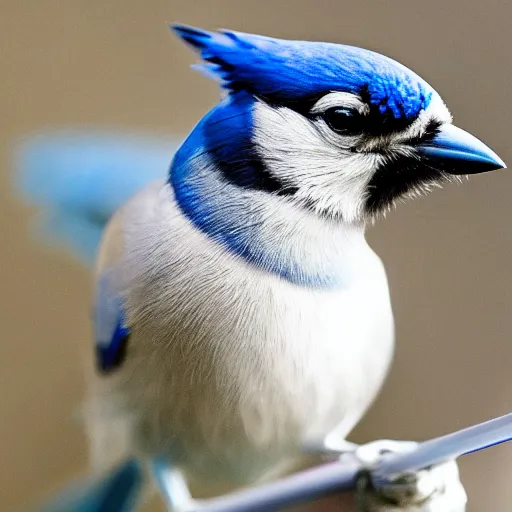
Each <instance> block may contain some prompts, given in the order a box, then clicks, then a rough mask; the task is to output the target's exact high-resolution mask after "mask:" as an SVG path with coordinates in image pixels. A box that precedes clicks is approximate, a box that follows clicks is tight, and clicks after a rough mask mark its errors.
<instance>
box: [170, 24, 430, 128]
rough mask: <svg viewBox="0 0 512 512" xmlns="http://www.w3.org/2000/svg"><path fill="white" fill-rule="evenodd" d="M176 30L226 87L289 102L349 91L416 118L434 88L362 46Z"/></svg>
mask: <svg viewBox="0 0 512 512" xmlns="http://www.w3.org/2000/svg"><path fill="white" fill-rule="evenodd" d="M172 28H173V30H174V31H175V32H176V33H177V34H178V35H179V36H180V37H181V38H182V39H183V40H184V41H185V42H187V43H188V44H190V45H191V46H192V47H194V48H195V49H197V50H198V51H199V52H200V55H201V58H202V59H203V60H204V61H206V62H207V64H203V65H202V67H203V68H204V69H205V70H206V71H207V72H208V73H209V74H214V75H216V76H218V77H219V79H220V80H221V82H222V85H223V87H225V88H227V89H229V90H230V91H233V92H236V91H238V90H240V89H242V90H245V91H247V92H250V93H251V94H253V95H255V96H258V97H261V98H263V99H265V100H266V101H270V102H272V103H276V104H283V105H286V104H288V103H293V102H297V101H301V100H303V99H305V98H306V97H308V96H309V97H315V96H318V95H321V94H325V92H326V91H343V92H350V93H355V94H359V95H361V96H363V97H365V98H366V99H367V100H368V103H369V105H370V107H371V108H372V109H373V110H374V111H376V112H378V113H379V114H380V115H385V116H391V117H393V118H395V119H411V118H414V117H416V116H417V115H418V113H419V112H420V111H421V110H423V109H425V108H426V107H427V106H428V104H429V102H430V100H431V97H432V94H433V89H432V88H431V86H430V85H429V84H428V83H426V82H425V81H424V80H423V79H422V78H420V77H419V76H418V75H416V74H415V73H413V72H412V71H410V70H409V69H407V68H406V67H404V66H402V65H401V64H399V63H398V62H396V61H394V60H392V59H390V58H388V57H385V56H383V55H380V54H378V53H375V52H372V51H370V50H365V49H361V48H356V47H352V46H346V45H340V44H334V43H321V42H309V41H308V42H305V41H288V40H282V39H275V38H270V37H264V36H258V35H253V34H244V33H241V32H232V31H227V30H223V31H220V32H208V31H205V30H200V29H197V28H192V27H187V26H183V25H175V26H173V27H172Z"/></svg>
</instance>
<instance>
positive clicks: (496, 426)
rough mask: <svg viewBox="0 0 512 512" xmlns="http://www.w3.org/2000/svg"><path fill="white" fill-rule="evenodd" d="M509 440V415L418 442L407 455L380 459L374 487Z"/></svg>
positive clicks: (511, 435) (511, 430)
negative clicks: (399, 475) (400, 475)
mask: <svg viewBox="0 0 512 512" xmlns="http://www.w3.org/2000/svg"><path fill="white" fill-rule="evenodd" d="M510 440H512V413H511V414H507V415H505V416H501V417H499V418H495V419H493V420H490V421H486V422H484V423H480V424H478V425H474V426H472V427H469V428H465V429H463V430H459V431H457V432H453V433H452V434H448V435H445V436H442V437H437V438H435V439H430V440H429V441H425V442H423V443H420V444H419V445H418V447H417V448H416V449H415V450H414V451H412V452H409V453H400V454H398V453H397V454H390V455H389V456H386V457H383V458H382V459H381V460H380V461H379V462H378V464H377V465H376V467H375V468H374V469H373V470H372V476H373V478H372V480H373V482H374V485H376V486H381V485H385V484H386V482H389V479H390V478H391V477H393V475H397V474H400V473H410V472H413V471H417V470H419V469H422V468H426V467H428V466H431V465H433V464H439V463H441V462H444V461H447V460H451V459H456V458H458V457H460V456H462V455H467V454H469V453H473V452H476V451H479V450H484V449H485V448H489V447H490V446H494V445H497V444H501V443H506V442H507V441H510Z"/></svg>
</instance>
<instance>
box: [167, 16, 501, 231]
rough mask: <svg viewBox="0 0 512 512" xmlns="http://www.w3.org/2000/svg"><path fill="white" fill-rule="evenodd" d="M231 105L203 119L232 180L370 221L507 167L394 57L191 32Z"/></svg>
mask: <svg viewBox="0 0 512 512" xmlns="http://www.w3.org/2000/svg"><path fill="white" fill-rule="evenodd" d="M173 28H174V30H175V31H176V33H177V34H178V35H179V36H180V37H181V38H182V39H183V40H184V41H186V42H187V43H189V44H190V45H191V46H193V47H194V48H195V49H197V50H198V51H199V52H200V55H201V58H202V59H203V61H205V62H204V63H203V64H201V65H200V66H199V67H200V68H201V69H202V70H203V71H206V72H207V73H208V74H209V75H211V76H213V77H215V78H217V79H218V80H220V81H221V83H222V86H223V87H224V88H225V89H226V90H227V91H228V95H227V97H226V98H225V99H224V101H223V102H222V103H221V104H220V105H219V106H218V107H216V108H215V109H214V110H213V111H211V112H210V113H209V114H208V115H207V116H206V117H205V118H204V119H203V121H202V123H201V125H200V126H201V130H202V132H201V143H202V144H203V145H204V149H205V150H206V151H207V153H208V155H209V157H211V158H212V160H213V161H214V163H215V164H216V165H217V167H218V168H219V169H220V171H221V173H222V176H223V179H225V180H227V181H229V182H231V183H232V184H235V185H236V186H238V187H242V188H247V189H256V190H261V191H263V192H265V193H271V194H275V195H280V196H284V197H286V198H287V200H290V201H293V202H296V203H297V204H299V205H301V206H303V207H304V208H308V209H311V210H312V211H314V212H315V213H316V214H318V215H322V216H327V217H330V218H336V219H342V220H343V221H345V222H364V221H365V220H366V219H368V218H372V217H374V216H375V215H376V214H379V213H381V212H383V211H386V210H388V209H389V208H390V207H391V206H392V205H394V204H395V203H396V201H397V200H399V199H400V198H404V197H408V196H411V195H415V194H417V193H418V192H424V191H427V190H428V189H429V188H430V186H432V185H436V184H439V183H441V182H443V181H446V180H448V179H450V178H452V177H453V176H459V175H465V174H473V173H479V172H485V171H491V170H494V169H499V168H502V167H505V164H504V163H503V161H502V160H501V159H500V158H499V157H498V156H497V155H496V154H495V153H494V152H493V151H492V150H491V149H490V148H488V147H487V146H486V145H485V144H483V143H482V142H480V141H479V140H478V139H476V138H475V137H473V136H472V135H470V134H469V133H467V132H465V131H463V130H461V129H460V128H457V127H455V126H454V125H452V124H451V121H452V118H451V115H450V113H449V111H448V109H447V107H446V106H445V104H444V102H443V101H442V99H441V97H440V96H439V94H438V93H437V92H436V91H435V90H434V89H433V88H432V87H431V86H430V85H429V84H428V83H427V82H425V81H424V80H423V79H422V78H420V77H419V76H418V75H416V74H415V73H414V72H412V71H411V70H409V69H407V68H406V67H405V66H403V65H401V64H399V63H397V62H395V61H394V60H392V59H389V58H388V57H385V56H383V55H379V54H377V53H374V52H372V51H369V50H363V49H359V48H355V47H351V46H345V45H340V44H332V43H320V42H303V41H287V40H280V39H273V38H268V37H262V36H256V35H250V34H243V33H239V32H231V31H221V32H206V31H203V30H200V29H196V28H190V27H185V26H175V27H173Z"/></svg>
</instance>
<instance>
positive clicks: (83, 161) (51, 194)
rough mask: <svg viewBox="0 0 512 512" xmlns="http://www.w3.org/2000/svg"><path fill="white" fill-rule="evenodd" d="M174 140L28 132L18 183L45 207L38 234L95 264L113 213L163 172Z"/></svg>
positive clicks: (19, 160)
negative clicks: (102, 237)
mask: <svg viewBox="0 0 512 512" xmlns="http://www.w3.org/2000/svg"><path fill="white" fill-rule="evenodd" d="M176 140H177V138H176V137H172V136H171V137H155V136H148V135H141V134H120V133H115V132H107V131H87V130H85V131H84V130H71V131H70V130H67V131H65V132H63V131H59V132H46V133H40V134H36V135H32V136H29V137H26V138H25V139H24V140H23V141H22V142H21V143H20V144H19V145H18V147H17V151H16V155H15V166H16V178H15V180H16V182H15V184H16V187H17V189H18V191H19V192H21V194H22V196H23V197H24V199H25V200H26V201H27V202H28V203H30V204H33V205H35V206H38V207H40V209H41V210H42V212H41V216H40V217H39V219H38V221H37V225H36V229H35V232H36V234H37V237H38V239H40V240H42V241H44V242H46V243H48V242H50V245H59V246H61V247H64V248H66V249H68V250H69V251H71V252H72V254H73V255H74V256H75V257H77V258H78V259H79V260H80V261H81V262H84V263H86V264H88V265H89V264H91V263H92V261H93V260H94V257H95V254H96V248H97V246H98V243H99V240H100V237H101V233H102V231H103V228H104V226H105V225H106V223H107V221H108V219H109V218H110V217H111V216H112V214H113V213H114V212H115V211H116V210H117V209H118V208H119V207H120V206H121V205H122V204H123V203H124V202H125V201H126V200H127V199H128V198H129V197H131V196H132V195H133V194H134V193H135V192H137V191H138V190H139V189H140V188H142V187H143V186H144V185H146V184H147V183H149V182H150V181H153V180H155V179H164V178H165V176H166V173H167V172H168V169H169V165H170V162H171V160H172V157H173V154H174V152H175V150H176V147H177V142H176Z"/></svg>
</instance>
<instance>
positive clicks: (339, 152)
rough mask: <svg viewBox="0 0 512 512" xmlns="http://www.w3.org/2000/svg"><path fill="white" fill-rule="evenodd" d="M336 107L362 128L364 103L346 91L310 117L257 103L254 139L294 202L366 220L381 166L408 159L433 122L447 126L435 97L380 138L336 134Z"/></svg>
mask: <svg viewBox="0 0 512 512" xmlns="http://www.w3.org/2000/svg"><path fill="white" fill-rule="evenodd" d="M336 109H342V110H343V111H345V112H353V113H355V114H356V115H357V117H358V118H359V119H360V120H362V121H361V122H362V123H363V127H364V120H365V116H366V115H368V113H369V107H368V105H367V104H365V103H364V102H363V100H362V99H361V98H360V97H359V96H356V95H354V94H350V93H346V92H331V93H328V94H326V95H324V96H323V97H321V98H320V99H319V100H318V101H317V102H316V103H315V104H314V105H313V106H312V108H311V109H310V111H309V114H308V116H304V115H301V114H299V113H297V112H296V111H294V110H292V109H290V108H287V107H282V106H277V107H276V106H270V105H268V104H266V103H264V102H262V101H257V102H256V103H255V108H254V132H253V139H252V140H253V143H254V146H255V149H256V151H257V153H258V154H259V156H260V157H261V159H262V160H263V162H264V164H265V167H266V169H267V170H268V172H269V173H270V174H272V175H273V176H274V177H275V178H277V179H278V180H279V181H280V182H281V183H283V184H284V185H285V186H290V187H293V188H296V189H297V192H296V193H295V194H294V196H293V200H295V201H298V202H300V203H302V204H304V205H307V206H308V207H309V208H312V209H314V210H315V211H316V212H317V213H319V214H322V215H326V216H329V217H333V218H341V219H343V221H344V222H350V223H353V222H360V221H362V220H364V217H365V208H364V206H365V201H366V198H367V196H368V185H369V183H370V180H371V179H372V177H373V176H374V174H375V172H376V171H377V170H378V169H379V167H381V166H384V165H385V164H386V163H388V162H389V161H390V159H392V157H393V155H395V156H400V155H402V156H410V155H411V154H412V153H413V146H412V145H411V144H408V142H410V141H411V140H414V139H416V138H418V137H421V136H422V135H423V134H424V133H425V130H426V129H427V127H428V125H429V123H431V122H432V121H435V122H437V123H439V124H444V123H450V122H451V115H450V113H449V111H448V109H447V108H446V106H445V104H444V103H443V101H442V100H441V98H440V97H439V95H437V94H434V96H433V98H432V100H431V102H430V104H429V106H428V108H427V109H425V110H424V111H422V112H421V113H420V114H419V116H418V117H417V119H415V120H414V122H413V123H411V124H409V125H408V126H407V127H406V128H404V129H403V130H402V131H400V132H393V133H390V134H388V135H384V136H383V135H368V134H364V129H363V131H362V133H361V132H357V131H354V132H353V133H352V132H351V130H347V131H345V132H343V131H342V130H338V131H335V130H334V129H333V127H332V123H331V125H330V124H329V122H328V119H329V112H332V111H333V110H336Z"/></svg>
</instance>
